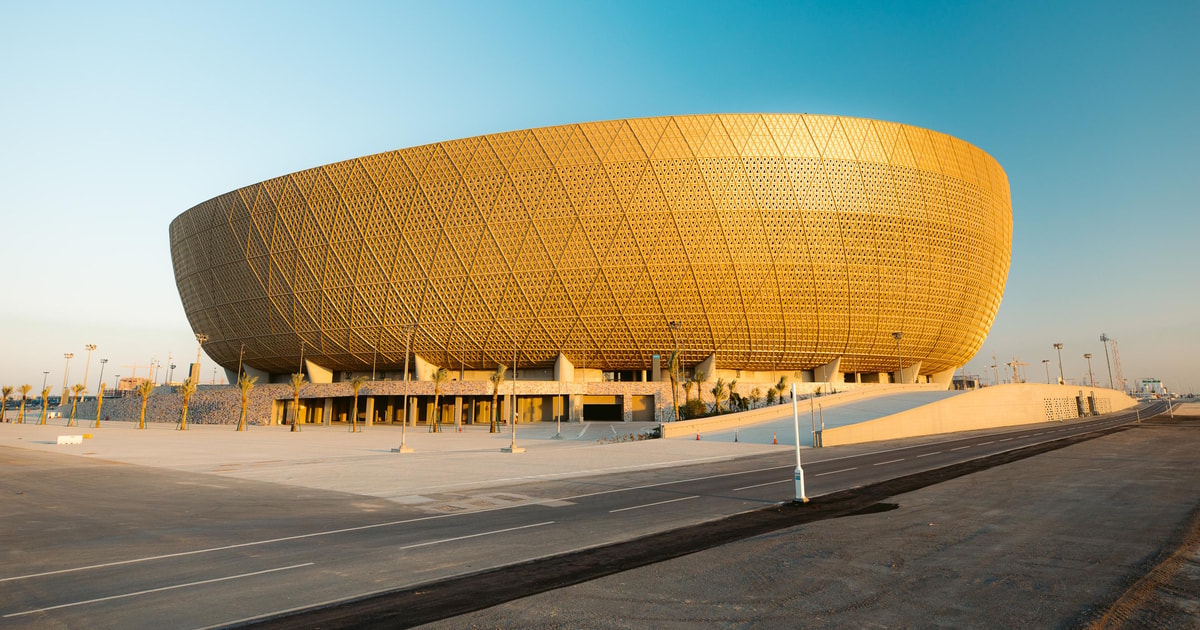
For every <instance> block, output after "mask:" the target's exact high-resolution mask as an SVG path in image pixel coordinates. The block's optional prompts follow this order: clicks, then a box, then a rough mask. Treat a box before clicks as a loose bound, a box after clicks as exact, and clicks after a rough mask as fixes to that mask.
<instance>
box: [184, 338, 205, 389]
mask: <svg viewBox="0 0 1200 630" xmlns="http://www.w3.org/2000/svg"><path fill="white" fill-rule="evenodd" d="M205 341H208V335H206V334H204V333H196V342H197V343H198V344H199V345H197V346H196V384H197V385H199V384H200V353H201V352H202V351H203V350H204V342H205ZM188 378H191V375H190V374H189V375H188Z"/></svg>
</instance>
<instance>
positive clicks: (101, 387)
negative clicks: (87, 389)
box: [96, 359, 108, 398]
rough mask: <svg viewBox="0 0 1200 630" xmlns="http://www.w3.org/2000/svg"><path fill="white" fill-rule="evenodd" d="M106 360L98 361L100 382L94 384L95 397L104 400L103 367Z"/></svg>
mask: <svg viewBox="0 0 1200 630" xmlns="http://www.w3.org/2000/svg"><path fill="white" fill-rule="evenodd" d="M106 363H108V359H100V381H99V382H98V383H96V396H99V397H100V398H104V365H105V364H106Z"/></svg>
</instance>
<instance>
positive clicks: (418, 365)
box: [413, 354, 438, 381]
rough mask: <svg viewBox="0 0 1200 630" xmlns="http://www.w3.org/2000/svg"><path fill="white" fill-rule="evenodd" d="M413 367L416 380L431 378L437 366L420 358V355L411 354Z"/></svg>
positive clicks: (428, 379)
mask: <svg viewBox="0 0 1200 630" xmlns="http://www.w3.org/2000/svg"><path fill="white" fill-rule="evenodd" d="M413 367H414V370H413V371H414V372H415V373H416V379H415V380H418V381H431V380H433V373H434V372H436V371H437V368H438V366H436V365H434V364H432V363H430V362H428V361H426V360H425V359H423V358H421V356H420V355H417V354H413Z"/></svg>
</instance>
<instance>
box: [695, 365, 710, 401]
mask: <svg viewBox="0 0 1200 630" xmlns="http://www.w3.org/2000/svg"><path fill="white" fill-rule="evenodd" d="M692 378H693V379H695V381H696V400H699V401H700V402H704V389H703V388H702V387H701V385H700V384H701V383H703V382H704V379H706V378H708V372H705V371H704V370H695V371H693V372H692Z"/></svg>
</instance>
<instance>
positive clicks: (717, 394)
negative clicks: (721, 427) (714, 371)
mask: <svg viewBox="0 0 1200 630" xmlns="http://www.w3.org/2000/svg"><path fill="white" fill-rule="evenodd" d="M711 391H712V395H713V410H715V411H716V412H717V413H718V414H719V413H721V401H722V400H725V396H726V393H727V392H726V390H725V379H723V378H718V379H717V382H716V383H714V384H713V388H712V390H711Z"/></svg>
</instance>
